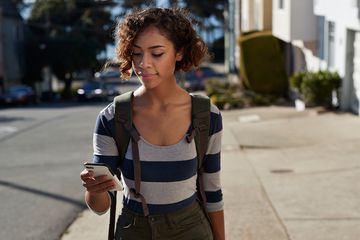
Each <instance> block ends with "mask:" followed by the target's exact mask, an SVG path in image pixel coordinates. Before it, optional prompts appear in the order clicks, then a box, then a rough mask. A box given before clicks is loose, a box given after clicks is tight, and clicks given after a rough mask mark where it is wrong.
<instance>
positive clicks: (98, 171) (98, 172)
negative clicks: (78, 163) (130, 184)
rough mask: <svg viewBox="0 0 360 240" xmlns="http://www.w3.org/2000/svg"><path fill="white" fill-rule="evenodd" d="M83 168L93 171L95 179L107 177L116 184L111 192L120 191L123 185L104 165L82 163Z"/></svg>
mask: <svg viewBox="0 0 360 240" xmlns="http://www.w3.org/2000/svg"><path fill="white" fill-rule="evenodd" d="M84 167H85V168H86V169H87V170H90V171H93V172H94V174H95V177H98V176H104V175H105V176H108V178H109V179H113V180H114V182H115V183H116V185H115V188H114V189H112V190H111V191H122V190H123V185H122V184H121V181H120V180H119V178H118V177H117V176H116V175H115V174H114V173H113V172H112V171H111V169H110V168H109V167H108V166H107V165H106V164H105V163H84Z"/></svg>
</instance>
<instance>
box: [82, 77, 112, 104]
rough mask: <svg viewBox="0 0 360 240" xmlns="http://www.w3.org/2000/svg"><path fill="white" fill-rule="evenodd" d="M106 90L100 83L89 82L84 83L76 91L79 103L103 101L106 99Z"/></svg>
mask: <svg viewBox="0 0 360 240" xmlns="http://www.w3.org/2000/svg"><path fill="white" fill-rule="evenodd" d="M107 92H108V90H107V89H106V87H105V85H104V83H103V82H101V81H95V80H89V81H86V82H84V84H83V85H82V87H80V88H79V89H78V90H77V91H76V96H77V99H78V100H79V101H86V100H98V101H104V100H106V98H107V94H108V93H107Z"/></svg>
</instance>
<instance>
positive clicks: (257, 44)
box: [239, 32, 289, 96]
mask: <svg viewBox="0 0 360 240" xmlns="http://www.w3.org/2000/svg"><path fill="white" fill-rule="evenodd" d="M239 44H240V69H241V70H240V74H241V79H242V81H243V84H244V86H245V87H246V88H247V89H249V90H251V91H254V92H256V93H259V94H270V95H278V96H286V94H287V93H288V88H289V86H288V76H287V75H286V71H285V67H284V60H283V56H282V52H281V48H280V43H279V39H277V38H275V37H274V36H273V35H272V34H271V32H249V33H246V34H243V35H242V36H241V37H240V39H239Z"/></svg>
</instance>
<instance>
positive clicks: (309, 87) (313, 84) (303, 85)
mask: <svg viewBox="0 0 360 240" xmlns="http://www.w3.org/2000/svg"><path fill="white" fill-rule="evenodd" d="M340 84H341V78H340V76H339V74H338V73H337V72H331V71H328V70H326V71H318V72H298V73H295V74H294V75H293V76H291V77H290V85H291V86H292V87H293V88H294V89H296V91H297V92H298V93H300V95H301V96H302V97H303V98H304V100H305V103H306V104H307V105H308V106H316V105H320V106H326V107H330V106H331V101H332V92H333V91H337V90H338V89H339V87H340Z"/></svg>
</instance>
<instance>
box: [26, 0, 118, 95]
mask: <svg viewBox="0 0 360 240" xmlns="http://www.w3.org/2000/svg"><path fill="white" fill-rule="evenodd" d="M114 4H115V3H114V2H113V1H110V0H109V1H96V0H88V1H83V0H51V1H47V0H37V1H35V3H34V5H33V8H32V11H31V14H30V18H29V20H28V23H27V24H28V26H29V28H30V29H31V32H32V34H33V35H34V37H33V39H35V40H34V41H35V45H37V46H38V52H40V53H41V55H42V58H43V60H44V65H49V66H50V67H51V69H52V71H53V73H54V74H55V75H56V76H57V77H58V78H59V79H62V80H64V81H65V93H69V92H70V88H71V80H72V78H71V77H70V78H68V77H67V76H69V74H70V76H71V74H72V73H73V72H74V71H77V70H82V69H89V68H90V69H95V68H96V67H98V60H97V56H98V55H99V54H100V53H101V52H102V51H104V50H106V45H107V44H109V43H112V42H113V39H112V30H113V29H112V28H113V26H114V20H113V18H112V16H111V13H110V9H109V7H111V6H114Z"/></svg>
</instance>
